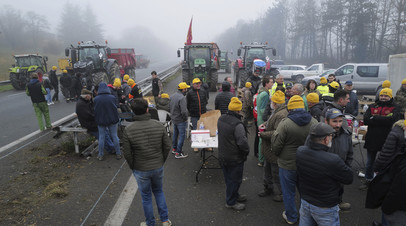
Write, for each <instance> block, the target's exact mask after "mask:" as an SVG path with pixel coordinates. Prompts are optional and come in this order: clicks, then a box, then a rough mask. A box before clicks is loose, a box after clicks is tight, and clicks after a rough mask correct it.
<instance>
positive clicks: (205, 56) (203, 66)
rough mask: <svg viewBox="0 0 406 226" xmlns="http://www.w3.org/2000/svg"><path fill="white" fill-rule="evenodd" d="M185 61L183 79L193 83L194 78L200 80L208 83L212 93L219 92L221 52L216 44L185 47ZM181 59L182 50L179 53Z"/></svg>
mask: <svg viewBox="0 0 406 226" xmlns="http://www.w3.org/2000/svg"><path fill="white" fill-rule="evenodd" d="M183 50H184V61H183V63H182V79H183V81H184V82H186V83H192V80H193V79H194V78H199V79H200V80H201V81H202V82H203V83H207V84H208V85H209V87H210V91H214V92H215V91H217V87H216V85H217V81H218V72H217V71H218V70H219V69H220V63H219V58H220V57H221V51H220V49H219V47H218V46H217V44H216V43H192V44H191V45H185V47H184V48H183ZM177 53H178V57H180V50H178V51H177Z"/></svg>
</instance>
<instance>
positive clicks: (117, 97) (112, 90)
mask: <svg viewBox="0 0 406 226" xmlns="http://www.w3.org/2000/svg"><path fill="white" fill-rule="evenodd" d="M107 87H109V89H110V94H111V95H113V96H114V98H115V102H116V105H117V106H119V104H120V99H121V94H123V92H122V91H121V89H119V88H116V89H115V88H114V87H113V85H112V84H108V85H107Z"/></svg>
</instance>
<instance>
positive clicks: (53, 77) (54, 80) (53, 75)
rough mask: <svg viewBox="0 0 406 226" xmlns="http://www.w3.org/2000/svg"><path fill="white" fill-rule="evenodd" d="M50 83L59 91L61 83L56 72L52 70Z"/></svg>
mask: <svg viewBox="0 0 406 226" xmlns="http://www.w3.org/2000/svg"><path fill="white" fill-rule="evenodd" d="M49 81H51V84H52V86H53V87H54V88H55V89H58V85H59V81H58V76H57V75H56V71H54V70H51V71H50V72H49Z"/></svg>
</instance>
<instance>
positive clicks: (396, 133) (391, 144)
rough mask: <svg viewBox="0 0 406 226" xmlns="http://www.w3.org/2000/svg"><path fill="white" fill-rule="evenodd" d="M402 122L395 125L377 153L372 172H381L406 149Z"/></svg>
mask: <svg viewBox="0 0 406 226" xmlns="http://www.w3.org/2000/svg"><path fill="white" fill-rule="evenodd" d="M403 123H404V120H399V121H397V122H396V123H395V125H394V126H393V128H392V130H391V131H390V133H389V135H388V137H387V138H386V141H385V144H384V145H383V148H382V150H381V151H380V152H379V154H378V156H377V158H376V161H375V164H374V167H375V169H374V172H382V171H383V170H384V169H385V168H386V167H387V166H388V165H389V163H390V162H391V161H392V160H393V159H394V158H395V157H396V156H397V155H399V154H400V153H401V152H402V151H403V150H405V148H406V138H405V135H404V130H403V126H404V124H403Z"/></svg>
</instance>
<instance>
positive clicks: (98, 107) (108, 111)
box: [94, 82, 119, 126]
mask: <svg viewBox="0 0 406 226" xmlns="http://www.w3.org/2000/svg"><path fill="white" fill-rule="evenodd" d="M94 114H95V120H96V123H97V125H99V126H109V125H113V124H116V123H118V120H119V117H118V111H117V105H116V98H115V97H114V96H113V95H111V94H110V90H109V88H108V87H107V84H106V83H104V82H102V83H100V84H99V90H98V95H97V96H96V98H94Z"/></svg>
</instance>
